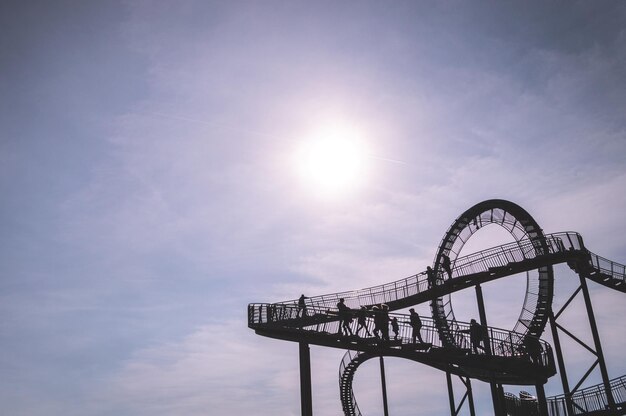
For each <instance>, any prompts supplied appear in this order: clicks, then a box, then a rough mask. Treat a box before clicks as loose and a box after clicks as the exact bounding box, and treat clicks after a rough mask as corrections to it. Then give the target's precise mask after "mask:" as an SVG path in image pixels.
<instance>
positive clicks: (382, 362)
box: [380, 355, 389, 416]
mask: <svg viewBox="0 0 626 416" xmlns="http://www.w3.org/2000/svg"><path fill="white" fill-rule="evenodd" d="M380 379H381V380H382V387H383V411H384V414H385V416H389V409H388V408H387V381H386V380H385V360H384V359H383V356H382V355H381V356H380Z"/></svg>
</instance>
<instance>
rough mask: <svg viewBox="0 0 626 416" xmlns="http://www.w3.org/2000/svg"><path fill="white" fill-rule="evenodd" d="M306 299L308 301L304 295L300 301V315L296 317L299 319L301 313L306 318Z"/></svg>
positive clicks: (297, 314)
mask: <svg viewBox="0 0 626 416" xmlns="http://www.w3.org/2000/svg"><path fill="white" fill-rule="evenodd" d="M305 299H308V298H307V297H306V296H304V294H302V295H301V296H300V299H298V313H296V317H297V318H299V317H300V313H302V317H303V318H304V317H306V302H305V301H304V300H305Z"/></svg>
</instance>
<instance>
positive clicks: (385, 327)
mask: <svg viewBox="0 0 626 416" xmlns="http://www.w3.org/2000/svg"><path fill="white" fill-rule="evenodd" d="M380 330H381V332H382V335H381V338H382V340H383V341H389V306H387V305H385V304H383V305H381V309H380Z"/></svg>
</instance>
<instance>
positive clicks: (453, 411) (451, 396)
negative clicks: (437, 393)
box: [446, 371, 456, 416]
mask: <svg viewBox="0 0 626 416" xmlns="http://www.w3.org/2000/svg"><path fill="white" fill-rule="evenodd" d="M446 381H447V382H448V400H449V401H450V415H452V416H456V409H455V405H454V390H453V389H452V376H451V375H450V372H449V371H446Z"/></svg>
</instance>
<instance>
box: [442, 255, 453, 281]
mask: <svg viewBox="0 0 626 416" xmlns="http://www.w3.org/2000/svg"><path fill="white" fill-rule="evenodd" d="M441 267H442V268H443V270H445V272H446V273H447V274H448V278H449V279H452V267H451V265H450V257H448V256H446V255H445V254H442V255H441Z"/></svg>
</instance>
